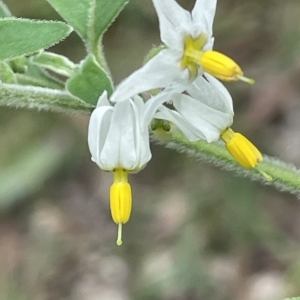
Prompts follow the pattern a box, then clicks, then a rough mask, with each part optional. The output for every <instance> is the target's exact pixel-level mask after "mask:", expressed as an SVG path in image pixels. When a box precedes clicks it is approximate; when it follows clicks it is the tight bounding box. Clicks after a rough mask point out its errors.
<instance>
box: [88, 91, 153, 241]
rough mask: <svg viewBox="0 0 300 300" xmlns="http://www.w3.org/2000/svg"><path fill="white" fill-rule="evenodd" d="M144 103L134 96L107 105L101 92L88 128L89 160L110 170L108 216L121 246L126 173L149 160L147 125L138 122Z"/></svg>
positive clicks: (125, 217)
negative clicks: (110, 217)
mask: <svg viewBox="0 0 300 300" xmlns="http://www.w3.org/2000/svg"><path fill="white" fill-rule="evenodd" d="M143 108H144V102H143V100H142V99H141V98H140V97H138V96H136V97H133V99H128V100H126V101H123V102H119V103H117V104H116V105H115V106H111V105H110V103H109V101H108V99H107V93H106V92H104V93H103V94H102V95H101V97H100V99H99V101H98V105H97V108H96V109H95V110H94V111H93V113H92V115H91V118H90V123H89V130H88V144H89V149H90V152H91V154H92V160H93V161H94V162H95V163H96V164H97V165H98V166H99V167H100V168H101V169H102V170H105V171H110V172H113V173H114V181H113V184H112V186H111V188H110V207H111V214H112V218H113V220H114V221H115V223H117V224H118V239H117V244H118V245H121V244H122V240H121V233H122V232H121V231H122V224H124V223H126V222H127V221H128V220H129V217H130V213H131V202H132V196H131V187H130V185H129V183H128V173H130V172H138V171H139V170H140V169H142V168H143V167H144V166H145V164H146V163H147V162H148V161H149V160H150V159H151V152H150V148H149V133H148V125H147V124H145V123H143V122H142V114H143Z"/></svg>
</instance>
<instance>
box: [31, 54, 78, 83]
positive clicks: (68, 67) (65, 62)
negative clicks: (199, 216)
mask: <svg viewBox="0 0 300 300" xmlns="http://www.w3.org/2000/svg"><path fill="white" fill-rule="evenodd" d="M31 62H32V63H33V64H35V65H37V66H39V67H42V68H45V69H49V70H51V71H53V72H55V73H57V74H60V75H63V76H67V77H70V76H72V75H74V72H75V69H76V65H75V64H74V63H73V62H71V61H70V60H69V59H68V58H67V57H65V56H62V55H58V54H55V53H51V52H42V53H40V54H38V55H36V56H33V57H32V58H31Z"/></svg>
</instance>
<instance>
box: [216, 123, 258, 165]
mask: <svg viewBox="0 0 300 300" xmlns="http://www.w3.org/2000/svg"><path fill="white" fill-rule="evenodd" d="M221 139H222V140H223V141H224V142H225V146H226V149H227V150H228V151H229V153H230V154H231V155H232V156H233V157H234V158H235V159H236V160H237V161H238V162H239V163H240V164H241V165H242V166H243V167H245V168H247V169H250V168H255V167H256V166H257V164H258V163H259V162H260V161H262V160H263V156H262V154H261V153H260V151H259V150H258V149H257V148H256V147H255V146H254V145H253V144H252V143H251V142H250V141H249V140H248V139H247V138H246V137H244V136H243V135H242V134H240V133H236V132H234V131H233V130H232V129H231V128H227V129H226V130H225V131H224V132H223V133H222V134H221Z"/></svg>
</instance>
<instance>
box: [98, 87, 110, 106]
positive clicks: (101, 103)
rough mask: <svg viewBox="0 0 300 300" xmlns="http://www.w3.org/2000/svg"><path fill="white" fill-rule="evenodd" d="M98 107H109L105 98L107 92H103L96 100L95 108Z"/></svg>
mask: <svg viewBox="0 0 300 300" xmlns="http://www.w3.org/2000/svg"><path fill="white" fill-rule="evenodd" d="M100 106H111V105H110V103H109V101H108V98H107V91H104V92H103V93H102V95H101V96H100V97H99V99H98V102H97V107H100Z"/></svg>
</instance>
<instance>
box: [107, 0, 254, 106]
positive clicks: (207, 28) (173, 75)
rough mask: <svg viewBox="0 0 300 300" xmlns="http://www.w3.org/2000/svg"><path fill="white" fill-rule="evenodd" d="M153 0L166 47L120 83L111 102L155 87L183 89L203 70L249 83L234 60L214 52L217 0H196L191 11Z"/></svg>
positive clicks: (166, 0) (168, 0) (170, 1)
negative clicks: (213, 29) (213, 34)
mask: <svg viewBox="0 0 300 300" xmlns="http://www.w3.org/2000/svg"><path fill="white" fill-rule="evenodd" d="M152 1H153V3H154V6H155V9H156V12H157V15H158V18H159V25H160V36H161V40H162V41H163V43H164V44H165V45H166V48H165V49H163V50H161V51H160V52H159V53H158V54H157V55H156V56H154V57H153V58H152V59H151V60H150V61H148V62H147V63H146V64H145V65H144V66H143V67H142V68H141V69H139V70H137V71H135V72H134V73H133V74H131V75H130V76H129V77H128V78H126V79H125V80H124V81H123V82H121V83H120V85H119V86H118V88H117V90H116V91H115V92H114V93H113V95H112V97H111V101H112V102H116V101H122V100H125V99H127V98H129V97H131V96H132V95H136V94H138V93H140V92H144V91H148V90H151V89H155V88H165V87H171V88H177V87H179V88H181V87H180V86H181V85H183V86H186V85H187V84H189V83H190V82H191V81H192V80H194V79H195V78H196V77H197V75H202V74H203V72H204V71H206V72H208V73H210V74H212V75H214V76H215V77H218V78H220V79H222V80H227V81H231V80H238V79H242V80H246V81H248V82H249V80H248V79H246V78H244V77H243V76H242V75H243V73H242V71H241V69H240V67H239V66H238V65H237V64H236V63H235V62H234V61H232V60H231V59H230V58H228V57H227V56H225V55H223V54H221V53H219V52H216V51H211V50H212V47H213V42H214V38H213V37H212V24H213V19H214V15H215V10H216V2H217V1H216V0H197V1H196V3H195V6H194V9H193V11H192V12H191V13H190V12H188V11H186V10H184V9H183V8H182V7H180V6H179V5H178V4H177V2H176V1H175V0H152Z"/></svg>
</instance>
